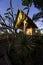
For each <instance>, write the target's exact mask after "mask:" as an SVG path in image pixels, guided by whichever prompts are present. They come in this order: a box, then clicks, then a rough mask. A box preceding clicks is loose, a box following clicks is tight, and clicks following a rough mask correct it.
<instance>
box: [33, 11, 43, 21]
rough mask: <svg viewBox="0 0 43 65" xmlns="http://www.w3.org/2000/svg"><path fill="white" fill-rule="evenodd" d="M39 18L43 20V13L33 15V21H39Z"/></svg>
mask: <svg viewBox="0 0 43 65" xmlns="http://www.w3.org/2000/svg"><path fill="white" fill-rule="evenodd" d="M39 18H43V12H39V13H37V14H35V15H33V18H32V19H33V20H35V21H37V20H38V19H39Z"/></svg>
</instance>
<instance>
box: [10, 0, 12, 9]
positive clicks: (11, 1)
mask: <svg viewBox="0 0 43 65" xmlns="http://www.w3.org/2000/svg"><path fill="white" fill-rule="evenodd" d="M10 7H11V8H12V0H10Z"/></svg>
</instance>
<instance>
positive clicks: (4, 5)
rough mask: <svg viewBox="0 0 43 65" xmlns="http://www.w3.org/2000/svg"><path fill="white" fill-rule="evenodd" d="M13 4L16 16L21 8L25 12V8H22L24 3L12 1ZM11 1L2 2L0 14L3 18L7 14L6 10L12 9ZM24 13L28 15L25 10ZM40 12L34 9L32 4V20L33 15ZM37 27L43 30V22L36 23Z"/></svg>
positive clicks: (0, 1) (30, 14)
mask: <svg viewBox="0 0 43 65" xmlns="http://www.w3.org/2000/svg"><path fill="white" fill-rule="evenodd" d="M12 1H13V2H12V3H13V10H14V14H16V13H17V10H18V8H20V9H21V10H23V8H24V6H22V2H21V0H12ZM9 2H10V0H0V14H1V15H2V16H4V13H5V12H6V9H7V8H9V7H10V4H9ZM24 12H25V13H26V12H27V10H24ZM38 12H39V10H38V9H36V8H34V5H33V4H32V6H31V8H30V11H29V15H28V16H29V17H30V18H32V16H33V14H36V13H38ZM36 24H37V26H38V27H39V28H43V24H42V23H41V22H36Z"/></svg>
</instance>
